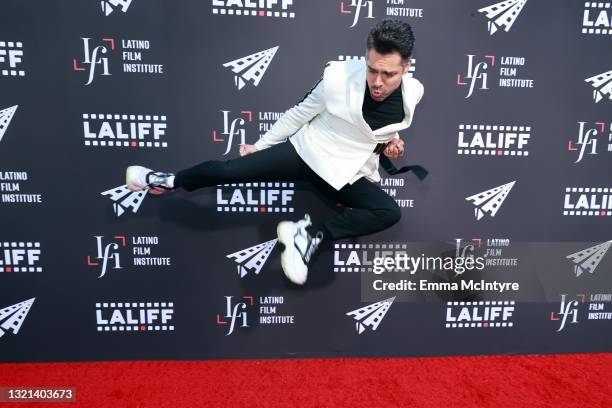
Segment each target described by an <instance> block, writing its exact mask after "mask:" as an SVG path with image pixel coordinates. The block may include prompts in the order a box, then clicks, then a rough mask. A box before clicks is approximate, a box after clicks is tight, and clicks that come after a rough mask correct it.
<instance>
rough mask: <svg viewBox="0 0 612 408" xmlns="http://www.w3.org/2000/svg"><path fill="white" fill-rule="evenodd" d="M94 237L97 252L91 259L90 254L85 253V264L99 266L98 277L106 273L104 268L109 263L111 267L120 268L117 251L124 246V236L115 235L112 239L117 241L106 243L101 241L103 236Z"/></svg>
mask: <svg viewBox="0 0 612 408" xmlns="http://www.w3.org/2000/svg"><path fill="white" fill-rule="evenodd" d="M94 238H95V239H96V246H97V250H98V254H97V255H96V256H95V257H94V258H93V259H92V257H91V255H87V266H91V267H101V270H100V276H98V278H101V277H103V276H104V275H106V268H107V267H108V266H109V264H110V265H112V268H113V269H121V263H120V259H119V252H117V251H118V250H119V249H120V248H124V247H125V245H126V239H125V236H115V237H114V239H115V240H117V242H118V243H117V242H110V243H108V244H105V243H104V242H103V238H104V237H103V236H95V237H94Z"/></svg>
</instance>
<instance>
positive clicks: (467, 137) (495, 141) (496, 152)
mask: <svg viewBox="0 0 612 408" xmlns="http://www.w3.org/2000/svg"><path fill="white" fill-rule="evenodd" d="M530 138H531V126H503V125H501V126H497V125H463V124H461V125H459V137H458V141H457V147H458V149H457V154H459V155H464V156H466V155H468V156H493V157H507V156H509V157H517V156H518V157H525V156H529V150H527V143H529V139H530Z"/></svg>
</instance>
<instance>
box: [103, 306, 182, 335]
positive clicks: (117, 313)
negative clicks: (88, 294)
mask: <svg viewBox="0 0 612 408" xmlns="http://www.w3.org/2000/svg"><path fill="white" fill-rule="evenodd" d="M173 318H174V303H173V302H100V303H96V326H97V329H98V331H99V332H101V331H106V332H108V331H114V332H116V331H120V332H152V331H174V326H173V325H172V319H173Z"/></svg>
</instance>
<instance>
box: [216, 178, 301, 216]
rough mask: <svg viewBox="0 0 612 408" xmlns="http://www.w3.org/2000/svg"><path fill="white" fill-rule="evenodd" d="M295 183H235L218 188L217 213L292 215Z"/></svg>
mask: <svg viewBox="0 0 612 408" xmlns="http://www.w3.org/2000/svg"><path fill="white" fill-rule="evenodd" d="M294 193H295V190H294V183H287V182H283V183H277V182H261V183H234V184H223V185H219V186H217V212H250V213H259V214H267V213H292V212H293V211H294V210H295V209H294V208H293V207H292V206H291V205H292V201H293V195H294Z"/></svg>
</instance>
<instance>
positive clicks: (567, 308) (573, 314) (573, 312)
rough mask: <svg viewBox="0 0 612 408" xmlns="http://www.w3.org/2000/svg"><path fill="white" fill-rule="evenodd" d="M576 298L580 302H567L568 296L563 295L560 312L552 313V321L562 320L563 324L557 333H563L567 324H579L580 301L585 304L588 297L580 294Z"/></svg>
mask: <svg viewBox="0 0 612 408" xmlns="http://www.w3.org/2000/svg"><path fill="white" fill-rule="evenodd" d="M576 297H577V298H578V300H570V301H569V302H568V301H567V300H566V299H567V294H565V295H561V305H560V307H559V312H558V313H555V312H551V313H550V320H560V321H561V324H560V326H559V329H558V330H557V333H558V332H560V331H562V330H563V329H564V328H565V324H566V323H570V324H576V323H578V305H579V301H580V303H584V302H585V299H586V295H584V294H578V295H576ZM568 319H569V320H568Z"/></svg>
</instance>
